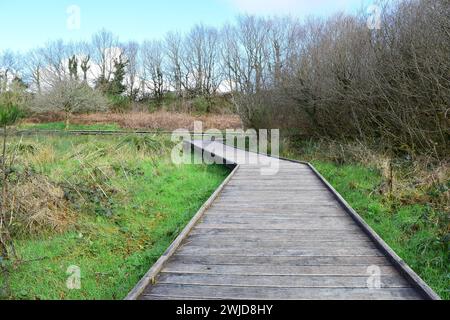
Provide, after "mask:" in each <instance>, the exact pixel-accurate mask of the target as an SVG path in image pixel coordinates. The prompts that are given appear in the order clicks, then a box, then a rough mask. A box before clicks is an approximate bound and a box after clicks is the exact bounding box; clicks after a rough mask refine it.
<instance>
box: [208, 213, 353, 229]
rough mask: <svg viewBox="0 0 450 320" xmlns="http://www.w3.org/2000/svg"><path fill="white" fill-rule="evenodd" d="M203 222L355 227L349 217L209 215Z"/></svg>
mask: <svg viewBox="0 0 450 320" xmlns="http://www.w3.org/2000/svg"><path fill="white" fill-rule="evenodd" d="M202 222H203V223H204V224H233V225H234V224H238V225H240V226H242V225H255V224H258V225H259V226H265V225H267V224H269V225H271V226H277V228H278V227H283V226H286V225H290V226H300V227H305V226H311V227H313V226H316V225H320V226H321V227H331V226H334V227H338V226H342V227H348V226H352V225H353V221H352V220H351V219H350V217H348V216H342V217H320V216H310V217H278V216H273V217H267V216H266V217H256V219H255V218H249V217H246V216H245V215H242V216H240V217H239V219H236V217H235V216H230V217H228V216H226V215H207V216H205V217H203V219H202Z"/></svg>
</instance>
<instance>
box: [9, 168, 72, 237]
mask: <svg viewBox="0 0 450 320" xmlns="http://www.w3.org/2000/svg"><path fill="white" fill-rule="evenodd" d="M6 203H7V209H8V212H9V213H8V215H7V218H8V220H9V222H11V223H12V224H13V226H12V231H13V233H15V234H22V235H24V234H27V235H34V234H36V233H38V232H41V231H46V230H47V231H50V230H51V231H55V232H61V231H64V230H65V229H66V228H67V227H68V226H69V225H71V224H72V223H73V222H74V216H73V214H72V213H71V212H70V210H69V209H68V206H67V202H66V200H65V199H64V191H63V190H62V189H61V188H60V187H58V186H55V185H54V184H52V183H51V182H50V181H49V180H48V179H47V178H46V177H44V176H42V175H36V174H33V175H24V177H22V178H21V180H20V183H18V184H13V185H11V186H10V188H9V192H8V198H7V202H6Z"/></svg>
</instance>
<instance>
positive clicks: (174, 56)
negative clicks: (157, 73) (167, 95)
mask: <svg viewBox="0 0 450 320" xmlns="http://www.w3.org/2000/svg"><path fill="white" fill-rule="evenodd" d="M182 41H183V40H182V37H181V35H180V34H179V33H173V32H171V33H168V34H167V36H166V39H165V42H164V44H165V54H166V55H167V79H168V81H169V82H170V84H171V86H172V87H173V88H174V89H175V92H176V93H177V95H178V96H179V97H181V96H182V94H183V90H184V89H185V88H186V84H185V83H184V82H183V80H184V78H185V77H184V74H183V71H182V59H183V44H182Z"/></svg>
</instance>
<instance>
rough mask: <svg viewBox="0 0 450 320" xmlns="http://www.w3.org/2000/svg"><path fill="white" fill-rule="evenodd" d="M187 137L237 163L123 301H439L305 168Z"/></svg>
mask: <svg viewBox="0 0 450 320" xmlns="http://www.w3.org/2000/svg"><path fill="white" fill-rule="evenodd" d="M192 144H193V145H194V146H195V149H196V150H197V151H204V152H206V153H207V154H211V153H212V154H214V155H216V156H220V157H221V158H223V159H226V160H228V161H229V162H233V163H235V164H237V165H238V166H237V167H236V168H235V169H234V171H233V173H232V174H231V175H230V177H229V178H228V179H227V181H225V183H224V184H223V185H222V186H221V187H220V188H219V189H218V191H217V192H216V193H215V194H214V195H213V196H212V197H211V199H210V200H209V201H208V202H207V203H206V204H205V206H204V207H203V208H202V209H201V210H200V211H199V213H198V214H197V215H196V217H195V218H194V219H193V220H192V221H191V223H190V225H189V226H188V227H187V228H186V229H185V230H184V231H183V233H182V234H181V235H180V237H179V238H178V239H177V240H176V241H175V242H174V244H172V246H171V247H170V248H169V250H168V251H167V252H166V254H165V255H164V256H163V257H162V258H161V259H160V260H159V261H158V262H157V263H156V264H155V266H153V268H152V269H151V270H150V271H149V273H148V274H147V275H146V276H145V277H144V278H143V279H142V280H141V282H140V283H139V284H138V285H137V286H136V288H135V289H134V290H133V291H132V292H131V293H130V295H129V296H128V298H127V299H130V300H133V299H141V300H160V299H173V300H179V299H271V300H277V299H295V300H303V299H339V300H343V299H345V300H348V299H357V300H360V299H389V300H390V299H438V298H439V297H438V296H437V295H436V294H435V293H434V292H433V291H432V290H431V289H430V288H429V287H428V286H427V285H426V284H425V283H424V282H423V281H422V280H421V279H420V278H419V277H418V276H417V275H416V274H415V273H414V272H413V271H412V270H411V269H409V267H408V266H406V265H405V264H404V262H403V261H401V260H400V258H398V257H397V256H396V255H395V253H394V252H393V251H392V250H391V249H390V248H389V247H388V246H387V245H386V244H385V243H384V242H383V241H382V240H381V239H380V238H379V237H378V236H377V235H376V234H375V233H374V232H373V231H372V230H371V229H370V228H369V227H368V226H367V225H366V224H365V223H364V221H363V220H362V219H361V218H360V217H359V216H358V215H357V214H356V213H355V212H354V211H353V210H352V209H351V208H349V207H348V205H347V204H346V203H345V200H343V199H342V198H341V197H340V196H339V195H338V194H337V193H335V191H334V189H332V187H331V186H329V184H328V183H327V182H326V181H324V179H323V178H322V177H321V176H320V175H319V174H318V173H317V172H316V171H315V169H314V168H313V167H311V166H310V165H308V164H302V163H295V162H291V161H285V160H279V159H274V158H269V157H266V156H262V155H256V154H252V153H248V152H244V151H241V150H237V149H234V148H230V147H227V146H224V145H223V144H221V143H219V142H213V143H204V142H202V141H195V142H192ZM255 159H256V160H259V163H256V162H255V161H254V160H255ZM252 160H253V162H252ZM252 163H253V164H252ZM269 165H271V166H272V167H274V168H277V167H278V171H277V173H276V174H274V175H267V169H268V167H269ZM261 170H263V171H261ZM263 172H264V173H263Z"/></svg>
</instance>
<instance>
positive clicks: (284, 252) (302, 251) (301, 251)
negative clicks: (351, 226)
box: [178, 245, 383, 257]
mask: <svg viewBox="0 0 450 320" xmlns="http://www.w3.org/2000/svg"><path fill="white" fill-rule="evenodd" d="M178 252H179V253H181V254H206V255H207V254H222V255H225V254H229V255H238V254H248V255H255V256H273V257H276V256H286V257H293V256H297V257H299V256H352V255H361V256H366V255H367V256H383V254H382V253H381V252H380V251H378V250H377V249H371V248H296V249H291V248H286V249H285V248H283V247H278V248H261V249H258V250H256V249H254V248H245V247H243V248H203V247H195V246H188V245H186V246H183V247H182V248H180V249H179V250H178Z"/></svg>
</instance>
